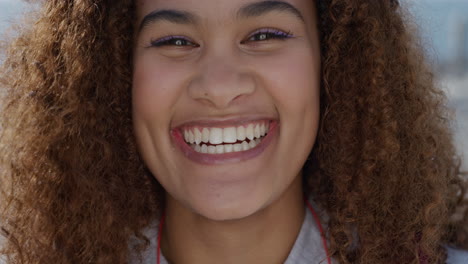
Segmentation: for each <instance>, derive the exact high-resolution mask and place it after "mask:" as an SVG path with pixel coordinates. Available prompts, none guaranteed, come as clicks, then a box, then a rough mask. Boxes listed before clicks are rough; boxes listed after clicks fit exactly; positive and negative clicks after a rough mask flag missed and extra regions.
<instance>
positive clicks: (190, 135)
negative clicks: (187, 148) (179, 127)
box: [188, 131, 195, 144]
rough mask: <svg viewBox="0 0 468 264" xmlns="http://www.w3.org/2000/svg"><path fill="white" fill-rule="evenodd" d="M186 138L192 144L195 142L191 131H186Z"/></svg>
mask: <svg viewBox="0 0 468 264" xmlns="http://www.w3.org/2000/svg"><path fill="white" fill-rule="evenodd" d="M188 138H189V142H190V143H192V144H193V143H195V136H194V135H193V132H192V131H189V132H188Z"/></svg>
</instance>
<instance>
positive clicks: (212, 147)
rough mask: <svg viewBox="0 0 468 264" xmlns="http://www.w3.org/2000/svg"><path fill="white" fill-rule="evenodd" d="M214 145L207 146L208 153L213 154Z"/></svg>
mask: <svg viewBox="0 0 468 264" xmlns="http://www.w3.org/2000/svg"><path fill="white" fill-rule="evenodd" d="M215 153H216V147H215V146H208V154H215Z"/></svg>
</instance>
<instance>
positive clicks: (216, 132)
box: [210, 128, 223, 145]
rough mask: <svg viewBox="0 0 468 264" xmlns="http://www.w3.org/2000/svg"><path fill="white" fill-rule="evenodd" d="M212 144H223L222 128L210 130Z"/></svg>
mask: <svg viewBox="0 0 468 264" xmlns="http://www.w3.org/2000/svg"><path fill="white" fill-rule="evenodd" d="M210 143H211V144H213V145H214V144H221V143H223V129H222V128H212V129H210Z"/></svg>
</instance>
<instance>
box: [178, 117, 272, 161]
mask: <svg viewBox="0 0 468 264" xmlns="http://www.w3.org/2000/svg"><path fill="white" fill-rule="evenodd" d="M269 129H270V122H268V121H258V122H252V123H248V124H243V125H240V126H231V127H224V128H220V127H197V126H194V127H184V128H182V129H181V132H182V134H183V138H184V141H185V143H187V145H189V146H190V147H191V148H192V149H193V150H195V151H196V152H198V153H203V154H225V153H234V152H242V151H247V150H251V149H253V148H255V147H257V146H258V145H259V144H260V143H261V142H262V140H263V139H264V137H265V136H266V135H267V134H268V131H269Z"/></svg>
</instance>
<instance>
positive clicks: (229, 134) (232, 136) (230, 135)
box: [223, 127, 237, 143]
mask: <svg viewBox="0 0 468 264" xmlns="http://www.w3.org/2000/svg"><path fill="white" fill-rule="evenodd" d="M236 131H237V129H236V128H235V127H227V128H225V129H223V142H224V143H236V141H237V133H236Z"/></svg>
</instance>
